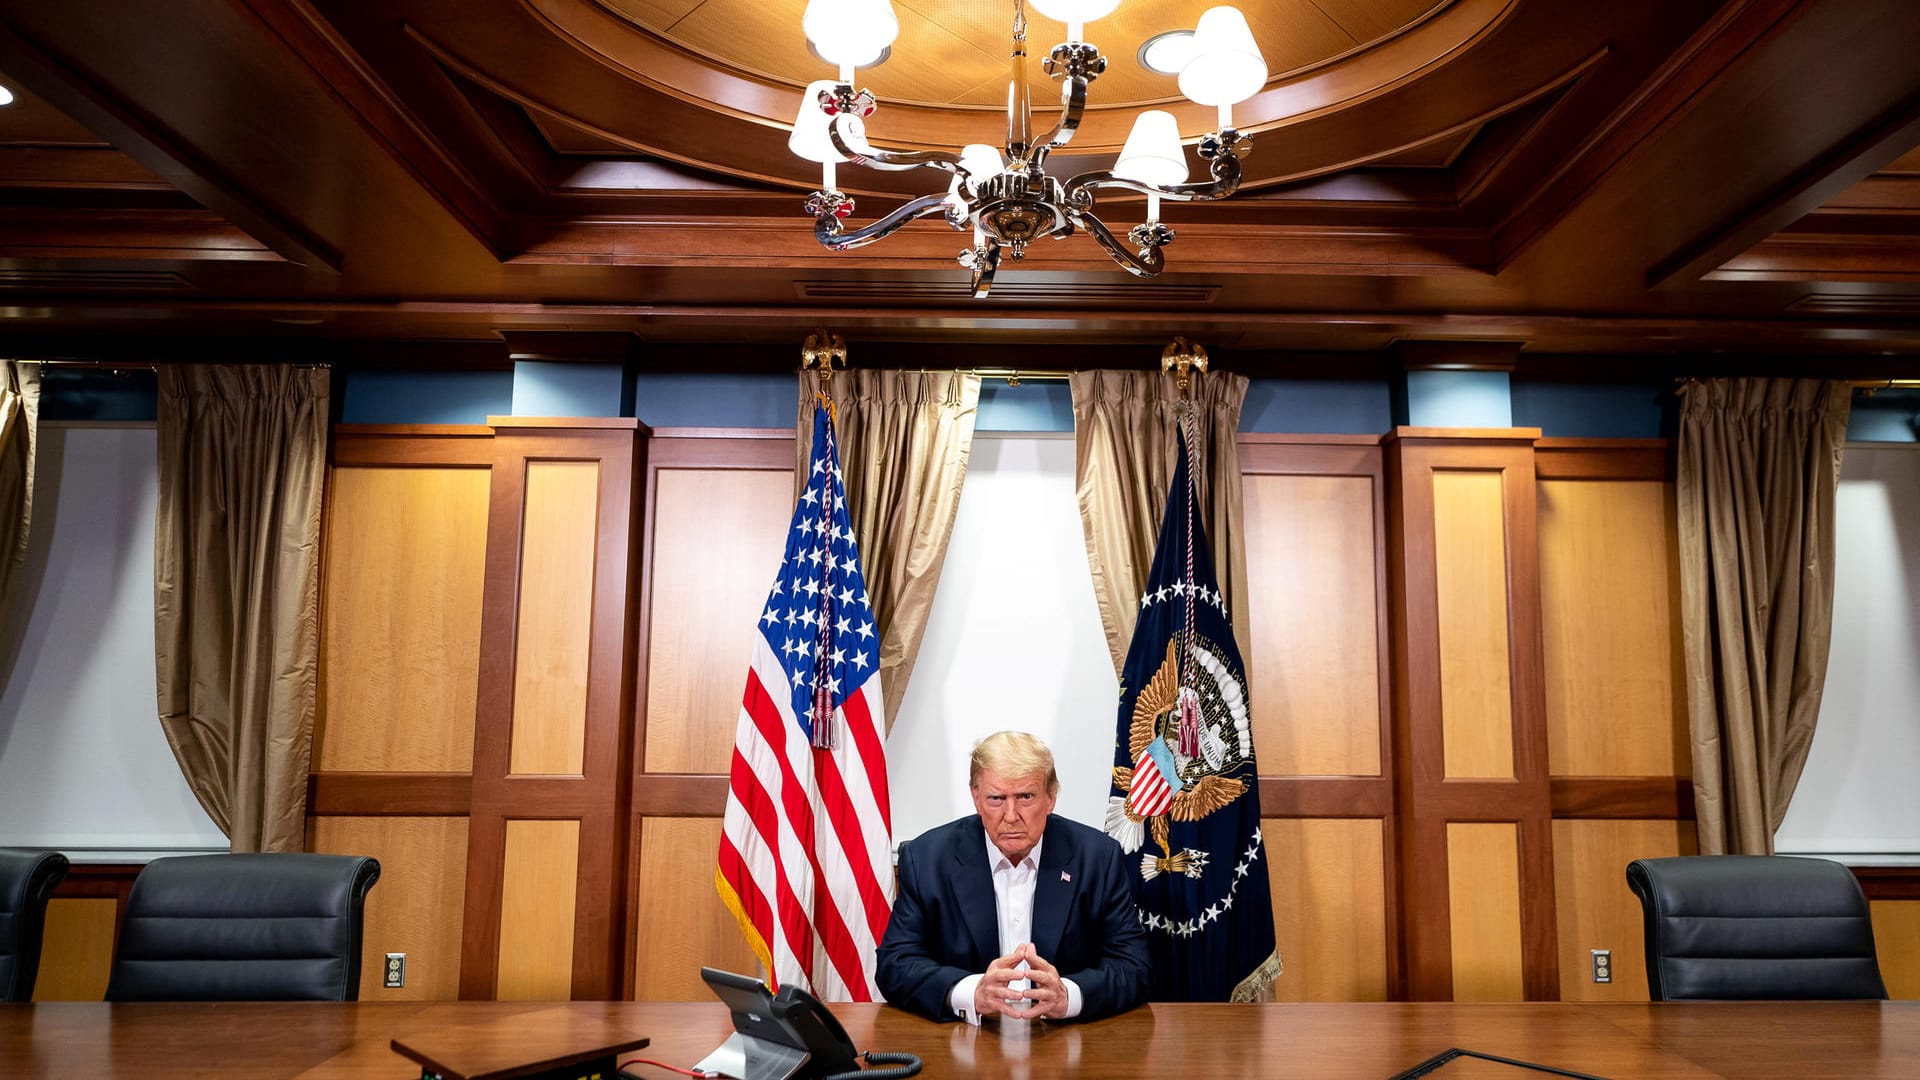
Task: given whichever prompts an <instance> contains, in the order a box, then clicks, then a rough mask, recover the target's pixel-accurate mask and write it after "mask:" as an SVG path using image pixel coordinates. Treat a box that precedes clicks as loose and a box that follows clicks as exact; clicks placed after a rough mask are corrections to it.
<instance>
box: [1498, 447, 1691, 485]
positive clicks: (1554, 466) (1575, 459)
mask: <svg viewBox="0 0 1920 1080" xmlns="http://www.w3.org/2000/svg"><path fill="white" fill-rule="evenodd" d="M1533 471H1534V476H1535V477H1536V478H1537V479H1540V480H1649V481H1665V480H1671V479H1673V459H1672V456H1671V451H1670V449H1669V446H1668V443H1667V440H1665V439H1541V440H1540V441H1538V442H1536V443H1534V446H1533Z"/></svg>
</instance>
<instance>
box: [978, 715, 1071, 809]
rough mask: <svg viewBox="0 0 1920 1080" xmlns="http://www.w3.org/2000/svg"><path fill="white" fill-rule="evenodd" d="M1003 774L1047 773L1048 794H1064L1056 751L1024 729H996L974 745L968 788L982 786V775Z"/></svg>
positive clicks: (1029, 774)
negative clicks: (1054, 757)
mask: <svg viewBox="0 0 1920 1080" xmlns="http://www.w3.org/2000/svg"><path fill="white" fill-rule="evenodd" d="M983 772H995V773H999V774H1000V775H1001V776H1003V777H1007V778H1009V779H1010V778H1013V777H1016V776H1032V775H1033V774H1034V773H1039V772H1044V773H1046V774H1047V794H1048V795H1058V794H1060V777H1059V775H1058V774H1056V773H1055V772H1054V771H1053V751H1051V750H1049V749H1047V744H1046V743H1043V742H1041V741H1040V738H1039V736H1036V735H1029V734H1027V733H1026V732H1024V731H996V732H994V733H993V734H991V735H989V736H987V737H986V738H984V739H981V740H980V741H979V742H977V743H975V744H973V757H972V758H971V759H969V760H968V763H967V787H969V788H977V787H979V786H980V774H981V773H983Z"/></svg>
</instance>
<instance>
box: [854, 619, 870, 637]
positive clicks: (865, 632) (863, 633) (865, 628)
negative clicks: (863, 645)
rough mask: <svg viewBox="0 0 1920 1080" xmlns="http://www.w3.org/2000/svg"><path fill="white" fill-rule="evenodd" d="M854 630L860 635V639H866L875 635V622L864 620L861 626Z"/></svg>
mask: <svg viewBox="0 0 1920 1080" xmlns="http://www.w3.org/2000/svg"><path fill="white" fill-rule="evenodd" d="M854 632H855V633H857V634H859V635H860V640H862V641H865V640H866V639H867V638H870V637H872V636H873V624H872V623H870V622H864V621H863V622H861V624H860V628H859V629H858V630H856V631H854Z"/></svg>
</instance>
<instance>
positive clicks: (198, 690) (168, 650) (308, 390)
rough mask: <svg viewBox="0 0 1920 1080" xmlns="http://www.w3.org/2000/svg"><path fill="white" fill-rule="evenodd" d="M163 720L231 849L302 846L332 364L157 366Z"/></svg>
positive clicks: (157, 599) (158, 658)
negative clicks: (319, 367) (300, 366)
mask: <svg viewBox="0 0 1920 1080" xmlns="http://www.w3.org/2000/svg"><path fill="white" fill-rule="evenodd" d="M158 375H159V384H160V395H159V396H160V401H159V406H160V408H159V458H160V504H159V507H158V510H157V511H156V520H155V524H154V545H153V562H154V583H153V593H154V604H153V606H154V660H155V666H156V668H157V669H158V676H159V689H160V695H159V696H160V724H161V726H162V727H163V728H164V729H165V730H166V733H167V741H168V742H169V743H171V744H172V745H173V753H174V756H175V757H176V758H178V759H179V762H180V769H181V771H182V772H184V773H185V774H186V777H187V784H188V786H189V787H191V788H192V789H193V793H194V795H195V796H197V797H198V798H199V800H200V805H201V806H203V807H205V808H206V811H207V814H208V816H210V817H212V818H213V821H214V823H215V824H217V825H219V826H220V828H221V829H222V830H224V831H225V832H226V834H227V838H228V840H229V841H230V842H231V843H232V845H233V850H234V851H299V850H300V849H301V847H302V846H303V841H304V834H305V830H306V789H307V766H308V761H309V758H310V754H311V750H312V744H313V713H314V698H315V693H316V689H317V686H316V672H317V669H318V667H319V659H320V641H319V616H320V603H319V584H320V493H321V485H322V483H323V480H324V477H325V474H326V458H327V383H328V376H327V372H325V371H317V370H312V369H296V368H293V367H287V366H280V365H269V364H260V365H246V366H220V367H213V366H199V365H161V367H160V368H159V372H158Z"/></svg>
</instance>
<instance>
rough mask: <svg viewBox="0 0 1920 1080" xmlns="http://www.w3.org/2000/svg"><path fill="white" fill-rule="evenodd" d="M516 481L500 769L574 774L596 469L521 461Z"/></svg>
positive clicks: (582, 749) (583, 710)
mask: <svg viewBox="0 0 1920 1080" xmlns="http://www.w3.org/2000/svg"><path fill="white" fill-rule="evenodd" d="M526 480H527V486H526V498H525V502H524V504H523V506H524V509H523V511H522V514H521V538H520V593H519V601H520V603H519V609H518V617H517V623H516V629H517V634H516V635H515V643H514V663H513V673H514V678H513V750H512V757H511V761H510V764H509V770H510V771H511V772H513V773H515V774H518V775H526V774H539V775H562V776H577V775H579V774H580V770H581V765H582V763H583V762H584V761H585V759H586V732H587V651H588V643H589V638H590V631H591V630H592V626H593V561H594V560H593V554H594V540H595V528H596V525H597V522H598V518H599V495H600V466H599V463H597V462H592V461H529V462H527V474H526Z"/></svg>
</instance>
